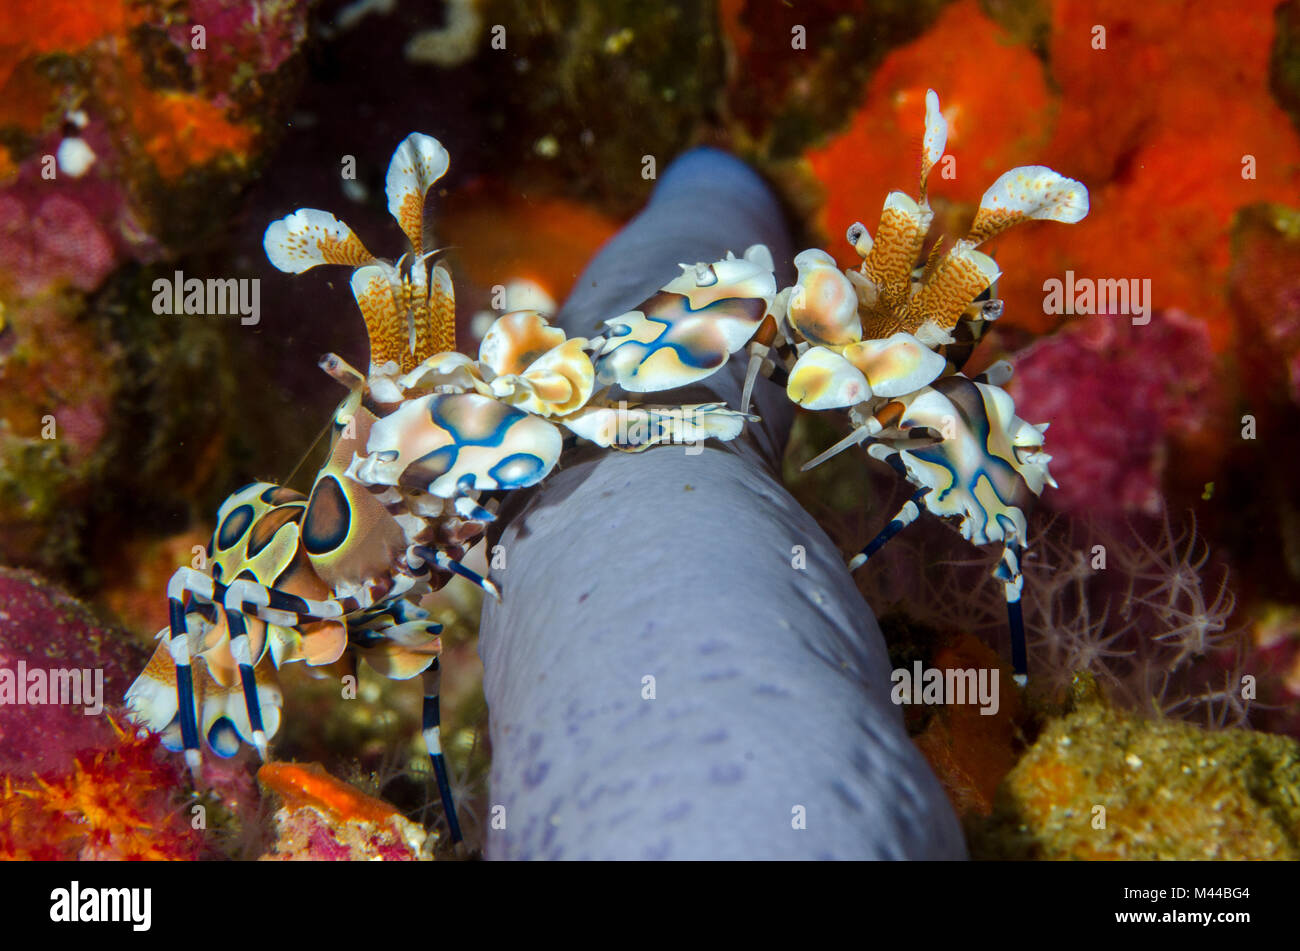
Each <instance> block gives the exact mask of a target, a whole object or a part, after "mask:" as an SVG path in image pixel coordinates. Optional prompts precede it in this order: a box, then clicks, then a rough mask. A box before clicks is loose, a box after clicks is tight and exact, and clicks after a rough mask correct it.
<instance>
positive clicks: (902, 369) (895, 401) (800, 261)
mask: <svg viewBox="0 0 1300 951" xmlns="http://www.w3.org/2000/svg"><path fill="white" fill-rule="evenodd" d="M925 102H926V111H925V137H924V141H923V151H922V157H921V178H920V200H919V201H916V200H914V199H912V198H911V197H909V196H908V195H906V194H904V193H903V192H897V191H896V192H891V193H890V194H889V196H888V197H887V198H886V199H885V205H884V209H883V210H882V212H881V216H880V225H879V228H878V229H877V232H876V237H875V239H874V240H873V239H872V237H871V235H870V234H869V233H868V231H867V229H866V228H865V227H864V226H863V225H862V224H860V223H858V224H854V225H853V226H852V227H850V228H849V230H848V239H849V243H850V244H852V245H853V247H854V249H855V250H856V251H857V252H858V254H859V256H861V258H862V265H861V267H860V268H859V269H857V270H847V271H840V270H839V268H838V267H837V266H836V264H835V261H834V259H833V258H831V256H830V255H829V254H827V253H826V252H824V251H820V250H816V249H812V250H807V251H804V252H802V253H801V254H799V255H798V256H796V257H795V259H794V263H795V266H796V268H797V270H798V280H797V282H796V283H795V285H794V286H793V287H790V288H786V289H785V290H783V291H781V293H780V294H778V295H777V296H776V298H775V299H768V298H766V297H765V296H763V293H762V291H764V290H765V289H766V285H764V284H763V282H762V281H761V280H760V279H759V277H758V276H757V275H756V274H750V273H749V272H748V271H745V273H744V274H743V279H738V278H741V277H742V275H740V274H739V273H738V272H740V271H742V270H744V268H745V265H750V266H751V267H756V265H757V261H758V260H760V258H761V255H757V254H753V253H747V254H746V260H745V261H744V262H741V261H737V260H734V259H729V260H727V261H724V262H719V263H718V264H715V265H712V266H711V267H708V266H700V265H697V266H696V267H695V268H694V269H693V270H692V269H691V268H688V267H686V266H683V273H682V275H681V276H680V277H678V279H677V280H676V281H674V282H673V283H672V284H670V285H668V286H667V287H665V288H664V290H663V292H661V293H660V294H659V295H657V296H656V297H653V298H651V299H650V300H649V301H647V302H646V303H645V304H644V305H642V307H641V308H640V309H638V310H636V311H633V312H632V313H630V314H625V315H623V316H621V317H617V318H614V319H613V320H610V321H607V322H606V323H607V325H608V326H609V327H610V328H611V330H610V333H609V334H608V336H607V339H606V340H604V341H602V346H601V349H600V351H599V353H598V356H597V359H596V372H597V376H598V378H599V379H600V380H601V381H602V382H617V383H620V384H622V385H623V386H624V387H625V388H628V389H635V388H636V386H635V384H636V383H637V381H642V382H646V383H649V384H653V385H657V384H658V383H659V381H660V380H661V379H663V378H664V377H671V379H672V383H673V385H683V384H685V383H690V382H695V381H696V380H699V379H703V378H704V377H706V376H708V375H709V374H710V373H712V372H714V371H715V370H716V369H717V368H718V367H720V366H721V365H722V363H724V362H725V361H726V356H721V357H719V353H720V352H721V351H722V350H724V349H725V350H726V352H727V353H728V354H729V353H734V352H736V351H738V350H739V349H740V348H741V347H743V346H744V345H745V344H746V343H748V344H749V351H750V359H749V365H748V368H747V373H746V377H745V386H744V391H743V395H742V401H741V410H742V411H748V408H749V401H750V395H751V393H752V389H753V385H754V382H755V379H756V377H757V376H758V374H759V372H761V371H762V369H764V368H765V367H766V368H768V369H769V370H774V369H775V365H774V364H773V363H772V362H771V361H769V360H768V354H769V353H771V352H773V351H774V352H775V353H776V354H777V355H778V357H779V358H780V359H781V361H782V364H783V369H784V370H785V371H786V373H787V382H786V394H787V395H788V396H789V398H790V399H791V400H793V401H794V402H795V403H798V404H799V405H800V406H803V407H806V408H808V409H814V410H823V409H847V410H848V415H849V419H850V421H851V422H852V425H853V432H852V433H851V434H850V435H849V436H848V437H846V438H845V439H843V440H841V441H840V442H839V443H837V444H836V445H834V446H832V447H831V448H830V449H828V450H827V451H825V452H823V453H822V454H821V455H819V456H817V457H816V458H814V459H813V460H811V461H810V462H808V463H807V464H806V465H805V466H804V469H809V468H811V467H813V466H816V465H818V464H820V463H822V462H824V461H825V460H826V459H828V458H830V457H831V456H833V455H835V454H836V453H838V452H841V451H843V450H844V449H846V448H848V447H850V446H852V445H855V444H858V443H863V444H866V445H867V451H868V453H869V454H870V455H871V456H873V457H874V458H876V459H880V460H882V461H884V462H886V463H888V464H889V465H890V466H892V467H893V468H894V469H895V470H896V471H897V472H898V473H899V475H901V476H903V478H905V479H906V480H907V481H908V482H910V483H911V484H912V485H914V486H916V492H915V493H914V494H913V495H912V496H911V498H909V499H908V501H907V502H906V503H905V504H904V505H903V507H902V509H901V510H900V511H899V512H898V514H896V515H895V516H894V517H893V518H892V519H891V520H890V522H889V524H888V525H887V526H886V527H885V529H884V530H883V531H881V532H880V533H879V535H877V536H876V537H875V538H874V539H872V541H871V542H870V543H869V544H868V545H867V546H866V547H865V548H864V549H863V550H862V551H861V552H860V553H859V554H858V555H857V556H855V557H854V558H853V559H852V560H851V561H850V563H849V567H850V568H851V569H856V568H858V567H859V566H861V565H862V564H864V563H865V562H866V561H867V559H868V558H870V557H871V556H872V555H874V554H875V553H876V552H877V551H879V550H880V548H881V547H882V546H883V545H884V544H885V543H886V542H887V541H888V540H889V539H890V538H892V537H893V536H894V535H896V534H897V533H898V532H899V531H901V530H902V529H903V528H905V527H906V526H907V525H909V524H910V523H911V522H913V521H914V520H915V519H916V518H917V517H918V516H919V514H920V507H921V506H924V507H925V508H926V509H928V510H929V511H930V512H932V513H934V514H935V515H939V516H942V517H944V518H951V519H956V520H957V522H956V528H957V529H958V531H960V532H961V534H962V536H963V537H964V538H965V539H966V540H967V541H969V542H971V543H972V544H975V545H985V544H991V543H1001V545H1002V556H1001V558H1000V559H999V562H998V566H997V568H996V569H995V571H994V577H995V578H997V579H998V580H999V581H1001V582H1002V583H1003V586H1004V592H1005V596H1006V602H1007V615H1008V623H1009V626H1010V629H1011V643H1012V665H1013V667H1014V670H1015V675H1016V679H1017V681H1018V682H1019V683H1020V684H1021V685H1024V683H1025V682H1026V680H1027V657H1026V650H1025V637H1024V623H1023V620H1022V617H1021V612H1020V595H1021V590H1022V587H1023V583H1024V580H1023V575H1022V574H1021V570H1020V557H1021V555H1022V553H1023V552H1024V550H1025V547H1026V545H1027V542H1028V537H1027V536H1028V526H1027V524H1026V519H1025V513H1024V509H1025V507H1026V506H1027V505H1028V504H1029V502H1030V500H1031V498H1032V497H1034V496H1037V495H1040V494H1041V493H1042V491H1043V487H1044V486H1045V485H1051V486H1055V485H1056V483H1055V482H1054V481H1053V480H1052V477H1051V475H1050V474H1049V472H1048V469H1047V464H1048V462H1049V461H1050V460H1051V456H1049V455H1048V454H1047V453H1045V452H1043V451H1042V447H1043V434H1044V433H1045V432H1046V431H1047V424H1045V423H1044V424H1040V425H1033V424H1030V423H1027V422H1026V421H1025V420H1023V419H1021V418H1020V417H1019V416H1017V415H1016V413H1015V404H1014V402H1013V401H1012V399H1011V397H1010V396H1009V395H1008V394H1007V392H1006V391H1005V390H1003V389H1002V384H1003V383H1005V382H1006V381H1007V380H1008V379H1009V378H1010V376H1011V366H1010V364H1008V363H1007V362H1006V361H999V362H997V363H995V364H994V365H992V366H991V367H989V368H988V369H987V370H985V371H984V372H983V373H982V374H980V375H978V376H976V377H974V378H973V379H972V378H970V377H968V376H966V375H965V374H964V373H962V372H961V370H962V368H963V367H964V366H965V364H966V362H967V360H968V359H969V357H970V355H971V353H972V351H973V350H974V347H975V344H976V343H977V342H978V341H979V339H980V338H981V337H982V336H983V334H984V332H985V330H986V329H987V327H988V325H989V323H990V322H992V321H994V320H996V319H997V318H998V317H999V316H1001V313H1002V303H1001V302H1000V301H998V300H995V299H993V298H992V289H993V285H994V282H995V281H996V280H997V279H998V277H999V273H1000V272H999V271H998V268H997V265H996V264H995V263H994V261H993V259H992V258H990V257H989V256H987V255H985V254H983V253H982V252H980V251H978V250H976V248H977V247H978V246H979V245H980V244H982V243H983V242H985V241H987V240H989V239H990V238H992V237H994V236H996V235H998V234H1001V233H1002V232H1003V231H1006V230H1007V229H1008V228H1010V227H1012V226H1013V225H1016V224H1018V223H1020V222H1023V221H1029V220H1035V219H1040V220H1051V221H1061V222H1067V223H1073V222H1077V221H1079V220H1081V219H1082V218H1083V217H1084V216H1085V215H1086V214H1087V213H1088V190H1087V188H1085V187H1084V186H1083V185H1082V184H1081V183H1079V182H1077V181H1074V180H1073V179H1069V178H1065V177H1064V176H1062V175H1059V174H1058V173H1056V172H1054V171H1052V170H1051V169H1050V168H1046V167H1044V166H1041V165H1031V166H1026V167H1022V168H1015V169H1012V170H1011V171H1009V172H1007V173H1005V174H1004V175H1002V176H1001V177H1000V178H998V179H997V181H995V182H994V183H993V185H992V186H991V187H990V188H989V189H988V191H986V192H985V193H984V196H983V198H982V200H981V202H980V207H979V211H978V212H977V213H976V215H975V220H974V222H973V224H972V225H971V229H970V233H969V234H968V235H967V236H966V237H965V238H963V239H962V240H960V241H957V242H956V243H955V245H954V246H953V247H952V248H951V249H950V250H949V251H948V252H947V253H945V254H939V252H938V250H937V249H936V250H934V251H932V252H931V253H930V254H929V256H928V257H927V258H926V259H925V260H924V261H923V262H922V264H921V266H919V267H918V266H916V265H917V262H918V261H920V260H921V255H922V250H923V247H924V243H925V238H926V235H927V233H928V232H929V230H930V224H931V221H932V220H933V217H934V215H933V212H932V211H931V210H930V206H929V203H928V201H927V197H926V183H927V180H928V178H929V174H930V171H931V169H932V168H934V166H935V165H936V164H937V163H938V161H939V159H940V158H941V157H942V156H943V152H944V148H945V146H946V144H947V138H948V124H947V122H946V120H945V119H944V117H943V114H942V113H941V112H940V111H939V97H938V96H937V95H936V94H935V92H934V91H933V90H930V91H928V92H927V94H926V100H925ZM729 279H730V280H734V281H735V284H734V289H735V291H736V292H737V293H738V296H739V299H730V300H723V301H719V302H714V303H711V304H709V305H708V308H707V309H708V310H710V311H712V312H714V313H716V314H717V315H718V319H716V320H710V321H705V320H702V319H701V317H702V316H703V315H702V312H701V311H700V310H698V309H697V308H696V301H695V299H694V298H695V296H696V295H710V294H711V293H713V292H714V291H715V289H716V288H717V287H718V286H719V285H720V284H724V283H727V281H728V280H729ZM760 303H761V304H766V305H767V306H766V307H760ZM647 388H653V387H652V386H647Z"/></svg>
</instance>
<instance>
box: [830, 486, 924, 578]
mask: <svg viewBox="0 0 1300 951" xmlns="http://www.w3.org/2000/svg"><path fill="white" fill-rule="evenodd" d="M929 491H930V490H929V489H928V488H926V489H917V490H916V492H914V493H913V494H912V497H911V498H910V499H908V500H907V501H906V502H904V503H903V507H902V508H901V509H899V510H898V514H897V515H895V516H894V517H893V518H892V519H890V521H889V524H888V525H886V526H885V527H884V530H883V531H881V533H880V534H879V535H877V536H876V537H875V538H873V539H871V541H869V542H867V547H865V548H863V549H862V551H860V552H858V554H856V555H854V556H853V558H852V559H851V560H850V561H849V571H856V570H857V569H859V568H861V567H862V566H863V565H865V564H866V563H867V559H869V558H870V557H871V556H872V555H874V554H875V553H876V552H878V551H880V549H882V548H884V547H885V542H887V541H889V540H890V539H891V538H893V537H894V536H895V535H897V534H898V533H899V532H901V531H902V530H903V529H905V528H907V526H909V525H911V524H912V523H913V522H915V521H916V520H917V518H918V517H919V516H920V514H921V499H923V498H924V497H925V494H926V493H927V492H929Z"/></svg>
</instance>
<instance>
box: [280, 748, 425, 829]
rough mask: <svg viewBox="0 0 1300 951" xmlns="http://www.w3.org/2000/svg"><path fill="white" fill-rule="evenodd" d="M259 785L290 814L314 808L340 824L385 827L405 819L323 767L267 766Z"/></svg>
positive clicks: (318, 765)
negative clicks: (279, 801)
mask: <svg viewBox="0 0 1300 951" xmlns="http://www.w3.org/2000/svg"><path fill="white" fill-rule="evenodd" d="M257 781H258V783H260V784H261V785H262V786H263V787H265V788H266V789H268V790H270V791H271V792H273V793H276V794H277V795H278V796H279V797H280V798H281V799H283V800H284V804H285V806H286V807H288V808H289V809H290V810H296V809H302V808H304V807H308V808H314V809H317V810H320V811H322V812H324V813H326V814H327V815H329V816H330V817H331V818H333V819H334V820H335V821H337V822H340V823H345V822H353V821H356V822H370V823H375V824H383V823H385V822H387V821H388V820H389V819H392V818H393V817H395V816H396V817H400V816H401V813H399V812H398V811H397V810H396V809H394V808H393V807H392V806H390V805H389V804H388V803H386V802H384V801H383V800H382V799H376V798H375V797H374V796H367V795H366V794H365V793H363V792H362V791H361V790H359V789H357V788H356V787H355V786H352V785H350V784H348V783H345V782H343V781H342V780H341V779H335V778H334V777H333V776H331V775H330V774H329V773H327V772H325V769H324V767H322V766H321V765H320V764H319V763H267V764H266V765H264V766H263V767H262V768H261V769H259V770H258V771H257Z"/></svg>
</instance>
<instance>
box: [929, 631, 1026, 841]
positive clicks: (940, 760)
mask: <svg viewBox="0 0 1300 951" xmlns="http://www.w3.org/2000/svg"><path fill="white" fill-rule="evenodd" d="M931 663H932V666H934V667H937V668H939V669H940V670H950V669H971V668H974V669H977V670H978V669H980V668H988V669H992V670H997V671H998V676H999V677H1000V678H1001V680H1000V683H999V685H998V712H997V713H996V714H992V715H988V716H985V715H983V714H981V713H980V708H979V706H978V705H977V704H974V703H966V704H961V705H957V704H953V705H950V706H946V707H944V708H943V711H942V712H941V713H940V714H939V715H937V716H935V717H933V718H932V719H931V720H930V722H929V724H928V725H927V726H926V729H925V732H924V733H922V734H921V735H920V736H918V737H916V745H917V746H918V747H920V749H921V752H922V753H923V754H924V755H925V758H926V759H927V760H928V761H929V763H930V766H931V767H932V768H933V769H934V771H935V773H936V774H937V775H938V777H939V781H940V782H941V783H943V787H944V790H945V791H946V792H947V793H948V798H949V799H950V800H951V801H952V804H953V808H955V809H956V810H957V814H958V815H959V816H966V815H969V814H971V813H977V814H979V815H982V816H987V815H989V814H990V813H991V812H992V810H993V794H994V793H995V792H996V791H997V788H998V784H999V783H1000V782H1002V779H1003V777H1005V776H1006V775H1007V773H1009V772H1010V771H1011V768H1012V767H1013V766H1015V764H1016V756H1017V753H1018V751H1017V750H1016V746H1015V739H1016V718H1017V717H1018V716H1019V714H1020V701H1019V697H1018V695H1017V693H1016V689H1015V686H1014V685H1013V684H1012V682H1011V678H1010V677H1009V676H1008V675H1007V674H1006V672H1005V671H1003V670H1002V662H1001V660H1000V659H999V658H998V656H997V654H996V653H994V651H993V650H992V649H991V648H989V646H988V645H987V644H985V643H984V642H982V641H980V640H979V639H978V638H976V637H973V636H971V635H969V634H962V635H960V636H959V637H958V638H956V639H955V640H954V642H953V643H952V644H950V645H948V646H946V647H944V648H943V649H942V650H940V651H939V652H938V653H937V654H936V655H935V657H934V659H933V661H932V662H931Z"/></svg>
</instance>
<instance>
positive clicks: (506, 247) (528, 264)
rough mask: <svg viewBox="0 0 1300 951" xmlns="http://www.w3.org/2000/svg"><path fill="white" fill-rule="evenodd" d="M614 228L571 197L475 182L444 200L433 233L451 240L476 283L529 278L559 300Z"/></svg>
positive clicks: (485, 284)
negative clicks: (513, 191) (503, 190)
mask: <svg viewBox="0 0 1300 951" xmlns="http://www.w3.org/2000/svg"><path fill="white" fill-rule="evenodd" d="M503 222H505V223H507V224H508V226H507V227H503V226H502V223H503ZM618 228H619V223H618V222H615V221H612V220H610V219H609V218H606V217H605V216H603V215H601V214H599V213H598V212H595V211H592V210H591V209H590V208H587V207H586V206H584V205H580V204H578V203H576V202H571V201H566V200H564V199H561V198H524V197H522V196H517V195H510V196H506V197H503V196H502V195H500V194H494V193H493V190H491V189H488V188H486V187H479V188H472V189H463V190H462V191H461V192H458V193H457V194H456V195H455V196H453V197H452V198H450V199H449V200H448V202H447V205H446V211H445V213H444V215H443V216H442V217H441V218H440V220H439V223H438V237H439V240H440V241H441V242H442V243H443V244H444V245H454V246H455V248H456V254H457V256H458V259H459V261H460V263H461V264H463V265H464V267H465V270H466V271H467V272H468V274H469V277H470V279H471V280H472V281H474V282H475V283H477V284H479V285H480V286H482V287H491V286H492V285H493V284H498V283H502V282H503V281H504V280H506V279H510V278H528V279H531V280H534V281H536V282H537V283H539V284H540V285H542V287H544V288H545V289H546V291H547V293H549V294H550V295H551V296H552V297H553V298H555V300H557V301H563V300H564V298H565V297H566V296H567V295H568V293H569V291H570V290H571V289H572V287H573V284H574V282H575V281H576V280H577V279H578V274H579V273H581V271H582V269H583V268H584V267H585V266H586V265H587V262H588V260H590V259H591V256H592V255H593V254H595V253H596V251H597V250H599V249H600V246H601V245H603V244H604V243H605V242H606V241H608V240H609V239H610V238H611V237H612V236H613V235H614V232H615V231H617V230H618Z"/></svg>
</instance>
